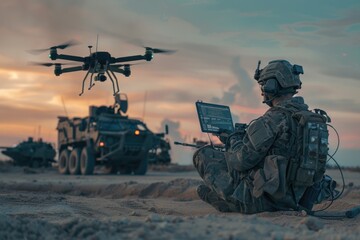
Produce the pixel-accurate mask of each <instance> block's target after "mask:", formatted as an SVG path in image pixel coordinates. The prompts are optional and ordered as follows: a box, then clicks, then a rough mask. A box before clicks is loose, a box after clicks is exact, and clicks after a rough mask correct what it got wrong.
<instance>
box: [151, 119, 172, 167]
mask: <svg viewBox="0 0 360 240" xmlns="http://www.w3.org/2000/svg"><path fill="white" fill-rule="evenodd" d="M168 133H169V129H168V126H167V125H166V126H165V132H163V133H154V141H153V144H154V145H153V148H151V149H150V151H149V155H148V158H149V164H154V165H156V164H162V165H167V164H170V162H171V156H170V150H171V145H170V142H169V140H168V139H166V138H165V135H167V134H168Z"/></svg>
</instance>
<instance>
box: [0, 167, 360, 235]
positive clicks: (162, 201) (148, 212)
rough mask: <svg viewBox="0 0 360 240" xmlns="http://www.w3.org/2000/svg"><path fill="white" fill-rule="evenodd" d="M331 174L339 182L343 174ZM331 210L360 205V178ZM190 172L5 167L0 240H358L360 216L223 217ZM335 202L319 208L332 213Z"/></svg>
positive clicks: (353, 177)
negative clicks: (76, 172)
mask: <svg viewBox="0 0 360 240" xmlns="http://www.w3.org/2000/svg"><path fill="white" fill-rule="evenodd" d="M328 174H329V175H330V176H332V177H333V178H335V179H336V180H337V182H338V183H339V184H340V186H339V187H341V181H340V175H339V173H338V172H337V171H336V170H329V171H328ZM344 175H345V183H346V187H345V191H344V194H343V196H342V197H341V198H340V199H338V200H336V201H335V202H334V203H333V204H332V205H331V206H330V207H329V209H328V210H326V211H344V210H347V209H349V208H351V207H354V206H357V205H360V173H359V172H354V171H344ZM199 184H201V179H200V177H199V176H198V174H197V172H196V171H195V170H194V169H193V168H192V167H191V166H188V167H183V166H169V167H156V168H153V169H152V170H150V171H149V172H148V174H147V175H146V176H125V175H106V174H103V173H102V172H101V169H98V171H97V174H95V175H92V176H70V175H67V176H66V175H60V174H59V173H58V172H57V170H56V169H55V168H48V169H29V168H21V167H13V166H9V165H7V164H2V165H1V166H0V239H186V240H189V239H288V240H290V239H359V236H360V224H359V222H360V221H359V220H360V216H357V217H355V218H337V219H323V218H316V217H312V216H306V214H301V213H299V212H285V211H282V212H275V213H269V212H265V213H259V214H254V215H244V214H239V213H220V212H217V211H216V210H215V209H213V208H212V207H211V206H209V205H207V204H206V203H204V202H202V201H201V200H200V199H199V197H198V196H197V194H196V187H197V186H198V185H199ZM327 205H328V203H324V204H321V205H320V206H317V208H319V209H320V208H323V207H326V206H327Z"/></svg>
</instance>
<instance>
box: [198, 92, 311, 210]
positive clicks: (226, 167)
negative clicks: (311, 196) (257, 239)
mask: <svg viewBox="0 0 360 240" xmlns="http://www.w3.org/2000/svg"><path fill="white" fill-rule="evenodd" d="M307 109H308V106H307V105H306V104H305V103H304V100H303V98H301V97H293V98H291V99H289V100H285V101H283V102H280V103H279V104H278V105H276V106H275V107H271V108H270V109H269V110H268V111H267V112H266V113H265V114H264V115H263V116H262V117H260V118H258V119H256V120H254V121H253V122H252V123H251V124H250V126H249V127H248V129H247V133H246V135H245V137H244V138H243V139H242V140H239V141H237V142H235V143H234V144H232V145H231V147H230V149H229V150H228V151H227V152H220V151H215V150H213V149H212V148H211V147H209V146H207V147H203V148H200V149H199V150H198V151H196V152H195V154H194V157H193V162H194V166H195V167H196V169H197V170H198V172H199V174H200V176H201V177H202V178H203V179H204V182H205V184H206V185H207V186H208V187H209V188H210V189H211V190H212V191H213V192H215V193H217V195H218V196H219V197H220V198H221V199H223V200H225V201H226V202H227V203H229V204H231V206H235V207H231V209H230V211H237V212H242V213H256V212H262V211H274V210H279V209H289V208H295V207H296V206H295V205H294V201H293V197H294V195H296V196H297V198H300V197H301V196H302V195H303V193H304V191H305V188H304V187H298V188H296V189H293V190H292V191H290V190H289V189H287V187H286V184H285V181H286V179H285V178H286V176H285V174H286V166H287V161H288V159H289V157H290V154H291V149H290V146H291V143H290V139H291V138H290V136H291V134H296V133H294V131H296V127H295V126H293V123H292V121H291V114H292V113H293V112H297V111H300V110H307ZM264 170H265V171H264ZM264 175H266V176H264ZM264 179H267V180H266V182H264Z"/></svg>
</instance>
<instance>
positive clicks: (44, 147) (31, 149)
mask: <svg viewBox="0 0 360 240" xmlns="http://www.w3.org/2000/svg"><path fill="white" fill-rule="evenodd" d="M1 148H3V149H5V150H3V151H2V153H3V154H4V155H6V156H9V157H10V158H12V159H13V161H14V165H16V166H28V167H48V166H50V165H51V163H52V162H55V160H54V157H55V155H56V152H55V149H54V147H53V146H52V145H51V144H50V143H47V142H43V141H42V139H41V138H40V139H39V140H38V141H34V140H33V138H32V137H29V138H28V140H26V141H22V142H21V143H19V144H18V145H16V146H15V147H1Z"/></svg>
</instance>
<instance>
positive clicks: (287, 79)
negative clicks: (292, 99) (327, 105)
mask: <svg viewBox="0 0 360 240" xmlns="http://www.w3.org/2000/svg"><path fill="white" fill-rule="evenodd" d="M259 65H260V62H259ZM259 65H258V68H257V69H256V71H255V76H254V78H255V80H257V81H258V83H259V84H260V85H261V86H262V90H263V91H264V92H267V91H266V90H269V91H270V92H272V91H275V92H276V93H280V94H281V93H289V92H294V93H295V92H296V89H300V88H301V81H300V77H299V74H300V73H301V74H304V71H303V68H302V66H299V65H296V64H294V65H291V64H290V63H289V62H288V61H286V60H274V61H271V62H269V64H268V65H267V66H266V67H264V68H263V69H261V70H260V69H259ZM269 80H270V81H269ZM266 85H268V86H266ZM263 87H264V89H263ZM272 88H276V89H272ZM270 92H269V93H270Z"/></svg>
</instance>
